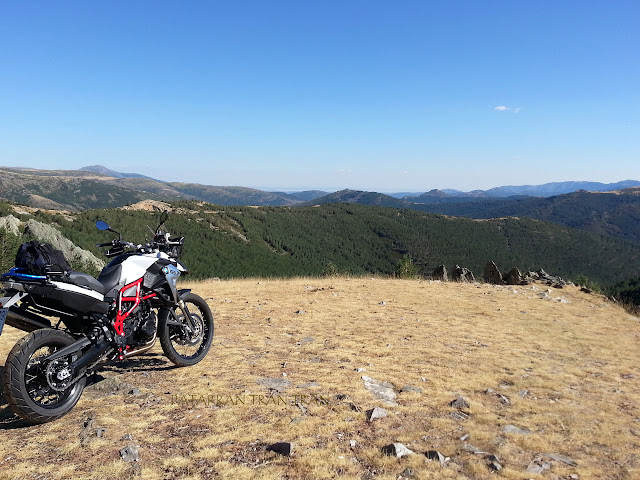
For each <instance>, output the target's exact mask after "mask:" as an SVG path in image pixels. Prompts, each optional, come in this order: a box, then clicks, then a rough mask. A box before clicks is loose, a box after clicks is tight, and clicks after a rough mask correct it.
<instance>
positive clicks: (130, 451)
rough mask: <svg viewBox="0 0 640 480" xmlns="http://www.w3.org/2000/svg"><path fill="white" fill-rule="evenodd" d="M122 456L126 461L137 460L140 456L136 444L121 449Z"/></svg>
mask: <svg viewBox="0 0 640 480" xmlns="http://www.w3.org/2000/svg"><path fill="white" fill-rule="evenodd" d="M120 458H121V459H122V460H123V461H125V462H137V461H138V460H139V459H140V457H139V455H138V448H137V447H136V446H135V445H128V446H126V447H124V448H123V449H121V450H120Z"/></svg>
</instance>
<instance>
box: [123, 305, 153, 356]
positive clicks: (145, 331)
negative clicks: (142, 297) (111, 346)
mask: <svg viewBox="0 0 640 480" xmlns="http://www.w3.org/2000/svg"><path fill="white" fill-rule="evenodd" d="M157 325H158V319H157V317H156V314H155V312H154V311H153V310H151V308H149V307H148V306H147V305H146V304H144V303H143V304H141V305H140V307H139V309H138V311H136V312H134V313H133V314H132V315H130V316H129V318H127V319H126V320H125V321H124V325H123V329H124V342H125V343H126V344H127V345H129V346H130V349H131V350H133V349H135V347H140V346H143V345H146V344H147V343H149V342H150V341H151V340H152V339H153V337H154V336H155V334H156V330H157Z"/></svg>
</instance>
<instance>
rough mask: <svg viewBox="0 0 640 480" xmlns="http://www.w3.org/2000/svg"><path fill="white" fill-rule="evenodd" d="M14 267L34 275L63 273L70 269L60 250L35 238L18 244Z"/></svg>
mask: <svg viewBox="0 0 640 480" xmlns="http://www.w3.org/2000/svg"><path fill="white" fill-rule="evenodd" d="M16 267H17V268H22V269H24V270H26V271H27V272H29V273H31V274H34V275H55V274H58V275H64V274H66V273H68V272H70V271H71V265H69V262H67V259H66V258H64V254H63V253H62V252H61V251H60V250H56V249H55V248H53V247H52V246H51V245H49V244H48V243H43V242H39V241H37V240H32V241H30V242H27V243H23V244H22V245H20V248H19V249H18V253H17V254H16Z"/></svg>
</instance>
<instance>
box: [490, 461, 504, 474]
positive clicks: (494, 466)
mask: <svg viewBox="0 0 640 480" xmlns="http://www.w3.org/2000/svg"><path fill="white" fill-rule="evenodd" d="M489 468H490V469H491V470H495V471H496V472H499V471H500V470H502V464H501V463H500V462H495V461H494V462H489Z"/></svg>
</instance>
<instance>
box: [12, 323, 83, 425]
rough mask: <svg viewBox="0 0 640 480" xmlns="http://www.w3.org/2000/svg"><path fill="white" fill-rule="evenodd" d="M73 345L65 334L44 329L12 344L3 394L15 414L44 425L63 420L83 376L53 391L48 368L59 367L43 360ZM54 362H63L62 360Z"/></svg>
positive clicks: (75, 398) (77, 391)
mask: <svg viewBox="0 0 640 480" xmlns="http://www.w3.org/2000/svg"><path fill="white" fill-rule="evenodd" d="M74 342H75V339H74V338H73V337H72V336H71V335H69V334H67V333H65V332H62V331H60V330H55V329H51V328H43V329H40V330H35V331H33V332H31V333H30V334H28V335H26V336H25V337H23V338H22V339H20V340H19V341H18V343H16V344H15V345H14V347H13V348H12V349H11V352H9V355H8V356H7V361H6V362H5V365H4V395H5V397H6V399H7V402H8V403H9V406H10V407H11V410H13V412H14V413H15V414H17V415H18V416H20V417H21V418H23V419H24V420H26V421H27V422H29V423H32V424H38V423H46V422H51V421H53V420H56V419H58V418H60V417H62V416H63V415H65V414H66V413H68V412H69V410H71V409H72V408H73V407H74V406H75V404H76V403H78V400H79V399H80V395H82V391H83V390H84V385H85V383H86V381H87V379H86V377H83V378H81V379H80V380H78V381H77V382H75V383H73V384H71V385H70V386H69V387H68V388H66V389H64V390H62V389H54V388H53V387H51V385H50V384H49V382H48V381H47V375H51V367H54V368H57V367H58V366H57V365H53V366H51V365H50V363H51V362H47V361H46V357H47V356H49V355H51V354H52V353H54V352H56V351H58V350H60V349H61V348H64V347H66V346H68V345H71V344H72V343H74ZM54 362H61V363H63V362H64V359H60V360H58V361H54ZM61 366H62V367H63V366H64V365H61Z"/></svg>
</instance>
